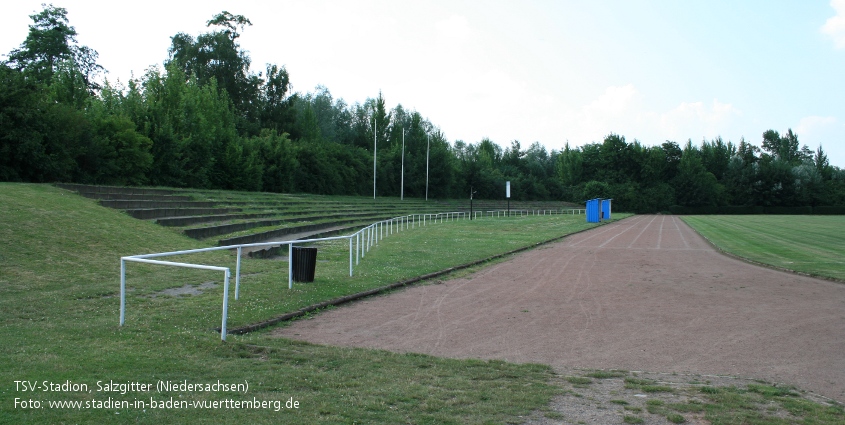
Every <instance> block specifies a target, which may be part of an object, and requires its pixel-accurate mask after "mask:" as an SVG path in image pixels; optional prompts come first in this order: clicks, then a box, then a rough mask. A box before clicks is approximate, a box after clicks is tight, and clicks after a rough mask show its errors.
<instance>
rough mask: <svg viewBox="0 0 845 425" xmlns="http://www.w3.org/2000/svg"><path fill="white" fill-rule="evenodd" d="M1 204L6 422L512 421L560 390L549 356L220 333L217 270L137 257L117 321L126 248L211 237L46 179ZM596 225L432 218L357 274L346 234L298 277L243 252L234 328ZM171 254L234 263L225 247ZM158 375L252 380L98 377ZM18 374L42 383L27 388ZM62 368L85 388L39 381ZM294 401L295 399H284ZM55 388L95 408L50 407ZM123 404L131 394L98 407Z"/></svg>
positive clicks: (61, 375)
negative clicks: (453, 354) (210, 404)
mask: <svg viewBox="0 0 845 425" xmlns="http://www.w3.org/2000/svg"><path fill="white" fill-rule="evenodd" d="M0 217H2V220H0V238H2V240H3V241H4V248H2V250H0V311H2V315H0V423H104V422H133V423H156V424H160V423H187V422H214V423H280V422H283V423H309V424H313V423H353V422H356V421H357V422H366V423H506V422H512V421H515V420H518V419H517V418H518V416H521V415H526V414H527V413H529V412H530V411H532V410H534V409H538V408H541V407H542V406H545V405H546V404H547V403H548V401H549V399H550V397H551V396H552V395H553V394H554V393H556V392H557V391H559V389H557V388H555V387H554V386H552V385H550V384H549V379H550V376H551V374H552V371H551V369H550V368H549V367H545V366H539V365H514V364H508V363H504V362H500V361H478V360H450V359H440V358H435V357H430V356H425V355H414V354H393V353H388V352H384V351H374V350H363V349H349V348H335V347H325V346H316V345H311V344H305V343H300V342H294V341H288V340H284V339H271V338H267V337H266V335H265V334H263V333H261V332H259V333H254V334H250V335H243V336H236V335H230V336H229V338H228V342H226V343H222V342H221V341H220V339H219V337H218V336H217V335H215V334H214V333H213V332H212V331H211V329H212V328H214V327H218V326H219V325H220V317H221V296H222V285H219V284H220V283H221V281H222V276H221V273H218V272H210V271H202V270H190V269H176V268H170V267H161V266H152V265H143V264H129V266H128V267H127V269H128V272H127V286H128V288H129V296H128V297H127V315H126V325H125V326H123V327H119V326H118V307H119V298H118V296H117V295H118V292H119V285H118V275H119V258H120V257H121V256H125V255H133V254H141V253H150V252H161V251H170V250H180V249H190V248H196V247H199V246H201V245H202V243H200V242H197V241H195V240H192V239H189V238H187V237H184V236H182V235H180V234H178V233H176V232H174V231H173V230H170V229H166V228H162V227H160V226H157V225H154V224H152V223H150V222H147V221H142V220H135V219H132V218H130V217H128V216H127V215H125V214H123V213H120V212H118V211H114V210H110V209H107V208H103V207H100V206H98V205H97V204H96V202H94V201H92V200H88V199H84V198H81V197H78V196H75V195H71V194H69V193H67V192H64V191H61V190H58V189H55V188H53V187H49V186H43V185H21V184H0ZM586 227H588V225H586V224H585V223H584V222H583V216H580V217H578V216H576V217H553V218H549V217H532V218H513V219H509V220H505V219H500V220H497V221H495V222H493V221H484V220H478V221H472V222H466V221H464V222H460V223H444V224H438V225H433V226H427V227H426V228H425V229H414V230H411V231H409V232H406V233H403V234H402V235H401V236H398V237H397V236H393V237H390V238H386V239H384V240H383V241H381V242H380V245H379V246H378V247H376V248H374V249H372V250H371V251H370V252H368V253H367V255H366V257H365V258H364V260H363V261H362V262H361V264H360V265H359V266H357V267H356V269H355V277H353V278H349V277H348V276H347V275H346V274H347V273H348V269H347V267H348V265H347V263H346V262H345V259H346V258H348V257H347V255H348V252H347V250H346V247H347V245H346V244H345V243H334V244H325V245H322V246H321V250H320V254H319V257H318V258H319V260H320V262H319V263H318V273H317V274H318V279H317V281H316V282H315V283H314V284H297V285H296V286H295V287H294V290H290V291H289V290H288V289H287V288H286V282H287V267H286V266H287V264H286V263H281V262H278V261H268V260H250V259H247V260H244V262H243V264H242V270H243V273H244V275H243V278H242V287H241V299H240V300H239V301H234V300H233V299H230V304H229V313H230V319H229V327H230V328H232V327H235V326H239V325H244V324H248V323H253V322H255V321H259V320H264V319H267V318H269V317H272V316H274V315H277V314H280V313H283V312H286V311H293V310H296V309H298V308H301V307H303V306H306V305H309V304H312V303H314V302H317V301H323V300H325V299H329V298H334V297H337V296H340V295H345V294H349V293H354V292H358V291H360V290H362V289H368V288H372V287H378V286H382V285H385V284H388V283H392V282H395V281H398V280H402V279H406V278H410V277H413V276H418V275H421V274H424V273H429V272H432V271H436V270H441V269H444V268H447V267H449V266H454V265H457V264H461V263H465V262H468V261H471V260H475V259H480V258H486V257H487V256H490V255H493V254H496V253H500V252H505V251H509V250H512V249H515V248H517V247H521V246H525V245H529V244H532V243H535V242H537V241H541V240H546V239H549V238H551V237H554V236H558V235H564V234H567V233H570V232H573V231H577V230H580V229H583V228H586ZM171 260H174V261H190V262H201V263H205V264H214V265H223V266H229V267H231V268H232V270H233V271H234V265H235V258H234V256H233V255H232V254H230V253H226V252H214V253H207V254H201V255H193V256H190V257H187V258H171ZM209 281H212V282H216V283H217V284H218V286H217V287H215V288H213V289H210V290H206V291H205V292H204V293H203V294H201V295H194V296H184V297H180V296H177V297H171V296H163V295H160V294H158V291H161V290H163V289H166V288H174V287H182V286H184V285H198V284H201V283H204V282H209ZM159 380H165V381H173V382H182V381H184V380H187V381H188V382H189V383H216V382H217V381H218V380H219V381H221V382H224V383H245V382H248V384H249V389H248V392H247V393H245V394H244V393H237V392H222V391H212V392H186V391H179V390H172V391H164V392H159V391H158V390H157V389H156V388H152V389H151V390H149V391H137V388H135V390H133V389H132V388H131V387H130V388H129V391H122V390H123V389H122V388H120V387H117V389H118V390H119V391H116V392H115V391H111V392H105V391H99V390H100V389H101V388H105V387H104V386H103V385H104V384H108V383H109V382H110V381H113V382H114V383H117V384H127V383H156V382H157V381H159ZM15 381H29V382H31V383H33V384H37V385H38V387H37V388H36V391H24V389H25V387H24V384H23V382H18V383H16V382H15ZM68 381H70V383H71V384H84V385H87V389H88V390H90V391H91V392H90V393H89V392H87V391H84V390H83V391H55V392H54V391H46V392H45V391H42V390H43V389H44V388H45V384H46V385H49V384H50V383H54V384H66V383H68ZM98 381H102V382H101V384H100V386H98V385H97V382H98ZM26 385H29V384H26ZM15 399H18V401H17V404H16V401H15ZM29 400H33V401H36V402H40V403H41V404H40V408H35V409H33V408H31V407H32V405H33V404H34V403H29ZM153 400H155V401H156V402H161V401H170V400H175V401H176V402H177V403H178V402H181V401H186V402H194V401H215V400H234V401H252V400H258V401H261V400H268V401H276V400H278V401H281V406H280V407H281V409H280V410H279V411H276V409H275V406H273V405H272V404H271V405H270V406H269V408H257V409H256V408H237V409H236V408H217V409H195V408H180V409H160V408H158V409H154V408H152V407H151V402H152V401H153ZM291 400H292V401H297V402H298V403H299V405H298V407H299V408H298V409H285V408H284V407H285V402H287V401H291ZM23 401H26V402H27V404H28V407H30V408H23V406H24V405H23V404H21V402H23ZM55 401H75V402H82V403H90V404H91V406H92V407H91V408H81V409H75V408H55V407H50V406H49V403H50V402H55ZM115 402H129V403H130V407H122V406H120V407H104V408H94V407H93V406H97V405H98V403H105V404H100V406H108V403H112V404H114V403H115ZM136 402H144V403H145V404H146V406H144V407H141V405H140V404H137V406H138V407H137V408H136V407H135V406H136V404H135V403H136ZM229 406H230V407H231V406H232V404H231V402H230V404H229Z"/></svg>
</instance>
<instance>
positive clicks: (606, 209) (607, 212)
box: [601, 199, 613, 220]
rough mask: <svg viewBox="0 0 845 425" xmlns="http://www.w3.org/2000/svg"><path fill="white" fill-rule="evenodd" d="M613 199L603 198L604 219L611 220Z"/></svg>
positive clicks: (602, 210)
mask: <svg viewBox="0 0 845 425" xmlns="http://www.w3.org/2000/svg"><path fill="white" fill-rule="evenodd" d="M612 200H613V199H602V200H601V219H602V220H610V201H612Z"/></svg>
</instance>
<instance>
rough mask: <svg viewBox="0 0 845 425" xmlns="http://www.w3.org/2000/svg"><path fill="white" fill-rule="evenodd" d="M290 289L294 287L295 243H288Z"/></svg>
mask: <svg viewBox="0 0 845 425" xmlns="http://www.w3.org/2000/svg"><path fill="white" fill-rule="evenodd" d="M288 289H293V243H289V244H288Z"/></svg>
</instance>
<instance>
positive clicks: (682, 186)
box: [672, 141, 724, 207]
mask: <svg viewBox="0 0 845 425" xmlns="http://www.w3.org/2000/svg"><path fill="white" fill-rule="evenodd" d="M699 155H700V154H699V152H698V151H697V150H696V149H695V148H694V147H693V146H692V142H691V141H689V142H687V145H686V147H684V151H683V155H682V156H681V161H680V162H679V163H678V174H677V175H676V176H675V178H674V180H673V182H672V183H673V186H674V187H675V194H676V196H677V199H678V204H680V205H684V206H690V207H700V206H715V205H719V204H720V202H721V198H722V193H723V192H724V187H722V185H720V184H719V183H718V182H717V181H716V176H714V175H713V173H711V172H709V171H707V170H706V169H705V168H704V165H703V164H702V162H701V158H699Z"/></svg>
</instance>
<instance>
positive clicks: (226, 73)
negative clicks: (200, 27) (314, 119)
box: [165, 11, 295, 135]
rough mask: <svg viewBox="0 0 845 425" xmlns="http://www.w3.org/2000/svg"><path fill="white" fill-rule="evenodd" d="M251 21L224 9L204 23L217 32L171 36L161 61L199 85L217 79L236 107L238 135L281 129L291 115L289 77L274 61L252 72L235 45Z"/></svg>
mask: <svg viewBox="0 0 845 425" xmlns="http://www.w3.org/2000/svg"><path fill="white" fill-rule="evenodd" d="M250 25H252V23H251V22H250V21H249V19H247V18H246V17H244V16H242V15H233V14H231V13H229V12H226V11H223V12H221V13H219V14H217V15H215V16H214V17H213V18H212V19H211V20H209V21H208V22H206V26H207V27H209V28H218V29H217V30H215V31H212V32H208V33H204V34H200V35H199V36H198V37H197V38H196V39H195V38H194V37H192V36H190V35H188V34H185V33H178V34H176V35H175V36H173V37H171V46H170V49H169V50H168V53H169V58H168V60H167V61H166V62H165V65H166V66H167V67H171V66H175V67H176V68H178V69H180V70H181V72H182V73H183V74H184V75H185V76H186V78H195V79H196V81H197V83H198V84H199V85H200V86H206V85H208V84H210V83H211V81H212V80H214V81H216V87H217V88H218V89H219V90H221V91H224V92H226V94H227V96H228V98H229V99H230V100H231V102H232V104H233V105H234V110H235V113H236V116H237V128H238V129H239V131H240V133H241V134H244V135H257V134H258V133H259V132H260V130H261V128H270V129H274V130H276V131H279V132H281V131H284V130H287V128H286V127H287V126H288V125H290V124H291V123H292V121H293V120H294V119H295V118H294V117H293V116H292V115H291V114H290V112H289V109H290V103H289V102H287V101H286V96H287V93H288V90H289V89H290V78H289V76H288V73H287V70H285V68H284V67H278V66H276V65H267V72H266V78H265V77H262V75H261V73H258V74H256V73H253V72H251V71H250V65H251V60H250V58H249V55H248V54H247V52H246V51H244V50H243V49H241V46H240V44H238V38H239V37H240V31H243V29H244V28H245V27H247V26H250Z"/></svg>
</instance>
